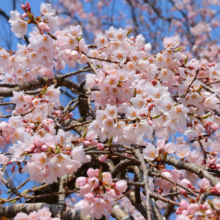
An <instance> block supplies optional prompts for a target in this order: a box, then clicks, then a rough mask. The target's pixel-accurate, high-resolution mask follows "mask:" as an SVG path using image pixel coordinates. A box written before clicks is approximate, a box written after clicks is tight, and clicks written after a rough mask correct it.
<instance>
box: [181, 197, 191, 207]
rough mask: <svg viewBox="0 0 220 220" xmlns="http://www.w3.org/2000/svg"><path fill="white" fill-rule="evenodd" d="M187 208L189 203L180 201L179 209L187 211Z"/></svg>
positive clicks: (183, 200)
mask: <svg viewBox="0 0 220 220" xmlns="http://www.w3.org/2000/svg"><path fill="white" fill-rule="evenodd" d="M188 206H189V203H188V202H187V201H186V200H185V199H181V201H180V208H181V209H187V207H188Z"/></svg>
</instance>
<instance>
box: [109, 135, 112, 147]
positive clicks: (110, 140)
mask: <svg viewBox="0 0 220 220" xmlns="http://www.w3.org/2000/svg"><path fill="white" fill-rule="evenodd" d="M112 141H113V136H111V138H110V139H109V143H108V144H109V146H110V147H111V146H112Z"/></svg>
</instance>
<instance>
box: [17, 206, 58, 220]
mask: <svg viewBox="0 0 220 220" xmlns="http://www.w3.org/2000/svg"><path fill="white" fill-rule="evenodd" d="M14 219H15V220H31V219H38V220H60V218H52V217H51V212H50V210H49V209H48V208H42V209H39V210H38V211H37V212H35V211H34V212H31V213H30V214H29V215H27V214H25V213H24V212H19V213H18V214H17V215H16V216H15V218H14Z"/></svg>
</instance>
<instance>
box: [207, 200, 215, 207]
mask: <svg viewBox="0 0 220 220" xmlns="http://www.w3.org/2000/svg"><path fill="white" fill-rule="evenodd" d="M208 203H209V205H210V206H211V208H212V209H215V208H214V205H213V203H212V202H211V201H210V200H208Z"/></svg>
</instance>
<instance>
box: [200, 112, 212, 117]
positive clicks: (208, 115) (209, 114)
mask: <svg viewBox="0 0 220 220" xmlns="http://www.w3.org/2000/svg"><path fill="white" fill-rule="evenodd" d="M211 115H212V113H210V112H209V113H208V114H206V115H203V116H201V119H207V118H209V117H210V116H211Z"/></svg>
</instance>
